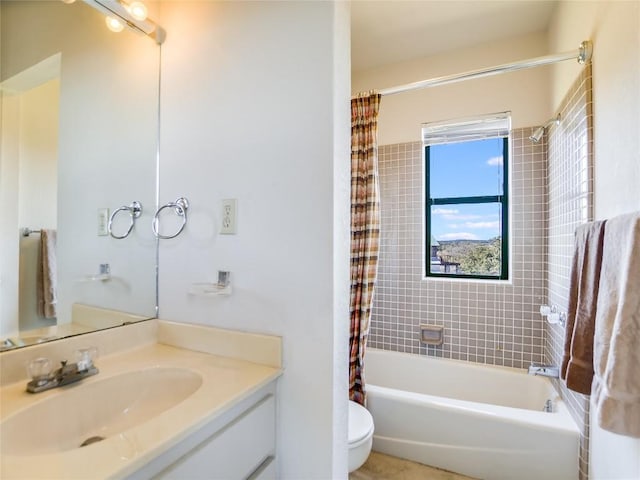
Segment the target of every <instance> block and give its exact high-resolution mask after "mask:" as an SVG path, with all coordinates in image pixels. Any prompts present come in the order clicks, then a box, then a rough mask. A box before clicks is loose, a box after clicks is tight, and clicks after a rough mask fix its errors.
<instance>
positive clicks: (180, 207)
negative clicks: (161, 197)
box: [151, 197, 189, 240]
mask: <svg viewBox="0 0 640 480" xmlns="http://www.w3.org/2000/svg"><path fill="white" fill-rule="evenodd" d="M165 208H173V209H174V210H175V212H176V214H177V215H178V216H179V217H182V225H181V226H180V229H179V230H178V231H177V232H176V233H174V234H173V235H161V234H160V228H159V226H160V212H161V211H162V210H164V209H165ZM188 209H189V200H187V199H186V198H185V197H180V198H178V199H176V201H175V202H169V203H167V204H165V205H163V206H161V207H160V208H159V209H158V211H157V212H156V214H155V215H154V216H153V223H152V224H151V228H152V229H153V234H154V235H155V236H156V237H157V238H162V239H164V240H167V239H170V238H176V237H177V236H178V235H180V234H181V233H182V231H183V230H184V227H185V225H186V224H187V210H188Z"/></svg>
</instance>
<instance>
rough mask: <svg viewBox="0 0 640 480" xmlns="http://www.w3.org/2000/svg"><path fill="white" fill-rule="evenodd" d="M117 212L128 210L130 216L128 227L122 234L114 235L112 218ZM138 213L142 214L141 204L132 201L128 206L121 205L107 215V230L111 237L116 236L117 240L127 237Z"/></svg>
mask: <svg viewBox="0 0 640 480" xmlns="http://www.w3.org/2000/svg"><path fill="white" fill-rule="evenodd" d="M119 212H129V215H130V216H131V224H130V225H129V228H128V229H127V231H126V233H125V234H124V235H116V234H115V233H113V229H112V226H113V219H114V218H115V217H116V215H117V214H118V213H119ZM140 215H142V204H141V203H140V202H138V201H134V202H132V203H131V205H129V206H126V205H123V206H122V207H120V208H117V209H116V210H114V211H113V213H112V214H111V216H110V217H109V223H108V224H107V231H108V232H109V235H111V236H112V237H113V238H117V239H118V240H122V239H123V238H127V237H128V236H129V234H130V233H131V230H133V226H134V225H135V223H136V218H138V217H140Z"/></svg>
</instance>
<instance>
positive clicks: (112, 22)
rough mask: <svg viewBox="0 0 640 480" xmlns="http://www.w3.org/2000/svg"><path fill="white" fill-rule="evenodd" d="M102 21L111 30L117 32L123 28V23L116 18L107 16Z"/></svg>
mask: <svg viewBox="0 0 640 480" xmlns="http://www.w3.org/2000/svg"><path fill="white" fill-rule="evenodd" d="M104 21H105V23H106V24H107V28H108V29H109V30H111V31H112V32H115V33H118V32H121V31H122V30H124V25H123V24H122V23H121V22H120V20H118V19H117V18H114V17H111V16H108V17H106V18H105V19H104Z"/></svg>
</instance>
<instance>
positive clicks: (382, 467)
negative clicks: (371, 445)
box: [349, 452, 473, 480]
mask: <svg viewBox="0 0 640 480" xmlns="http://www.w3.org/2000/svg"><path fill="white" fill-rule="evenodd" d="M349 480H473V479H472V478H471V477H466V476H464V475H458V474H457V473H452V472H447V471H446V470H440V469H439V468H434V467H428V466H426V465H422V464H420V463H415V462H410V461H409V460H404V459H402V458H397V457H392V456H390V455H385V454H383V453H379V452H371V455H369V458H368V460H367V461H366V463H365V464H364V465H363V466H362V467H360V468H359V469H358V470H356V471H355V472H353V473H351V474H349Z"/></svg>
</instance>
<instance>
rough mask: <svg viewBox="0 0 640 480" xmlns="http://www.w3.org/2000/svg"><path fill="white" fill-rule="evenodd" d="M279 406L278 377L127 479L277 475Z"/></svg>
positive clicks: (209, 479) (227, 479) (194, 479)
mask: <svg viewBox="0 0 640 480" xmlns="http://www.w3.org/2000/svg"><path fill="white" fill-rule="evenodd" d="M275 408H276V407H275V381H274V382H271V384H269V385H267V386H265V387H263V388H262V389H260V390H259V391H257V392H255V393H254V394H253V395H251V396H250V397H249V398H247V399H245V400H244V401H242V402H240V403H238V404H237V405H235V406H234V407H233V408H231V409H230V410H229V411H228V412H226V413H225V414H223V415H221V416H220V417H219V418H216V419H214V420H212V421H211V422H209V423H207V424H206V425H204V426H203V427H202V428H201V429H199V430H198V431H196V432H194V433H193V434H192V435H190V436H188V437H187V438H186V439H184V440H183V441H181V442H180V443H178V444H177V445H176V446H174V447H173V448H171V449H170V450H169V451H168V452H166V453H164V454H162V455H160V456H159V457H157V458H156V459H154V460H152V461H151V462H150V463H149V464H147V465H146V466H145V467H143V468H142V469H140V470H138V471H137V472H136V473H134V474H133V475H131V476H129V477H128V479H130V480H137V479H149V478H152V479H154V480H185V479H189V480H199V479H202V480H205V479H206V480H213V479H224V480H236V479H237V480H243V479H251V480H258V479H259V480H268V479H273V480H275V478H276V466H275V453H276V451H275Z"/></svg>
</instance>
